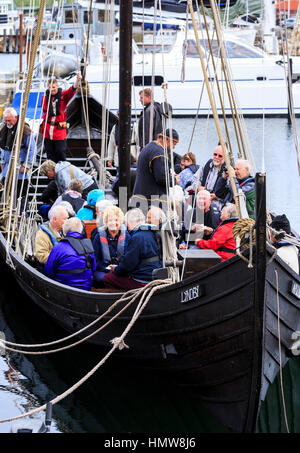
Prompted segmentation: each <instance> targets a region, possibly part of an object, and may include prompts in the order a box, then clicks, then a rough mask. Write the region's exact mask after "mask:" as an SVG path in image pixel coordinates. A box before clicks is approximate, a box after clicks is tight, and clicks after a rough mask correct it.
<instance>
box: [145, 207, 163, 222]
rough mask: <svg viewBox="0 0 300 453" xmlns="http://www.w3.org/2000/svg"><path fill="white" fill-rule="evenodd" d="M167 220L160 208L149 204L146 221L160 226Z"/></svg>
mask: <svg viewBox="0 0 300 453" xmlns="http://www.w3.org/2000/svg"><path fill="white" fill-rule="evenodd" d="M166 220H167V217H166V214H165V213H164V211H163V210H162V209H161V208H158V207H157V206H151V207H150V209H149V211H148V213H147V223H149V224H150V225H154V226H156V227H160V226H161V225H162V223H164V222H165V221H166Z"/></svg>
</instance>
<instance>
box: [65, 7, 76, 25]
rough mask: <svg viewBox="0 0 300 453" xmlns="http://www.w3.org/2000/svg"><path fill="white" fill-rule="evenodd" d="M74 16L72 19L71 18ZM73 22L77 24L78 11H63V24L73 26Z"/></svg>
mask: <svg viewBox="0 0 300 453" xmlns="http://www.w3.org/2000/svg"><path fill="white" fill-rule="evenodd" d="M73 16H74V17H73ZM73 22H75V23H77V22H78V11H76V10H74V14H73V11H72V10H71V9H70V10H66V11H65V23H66V24H73Z"/></svg>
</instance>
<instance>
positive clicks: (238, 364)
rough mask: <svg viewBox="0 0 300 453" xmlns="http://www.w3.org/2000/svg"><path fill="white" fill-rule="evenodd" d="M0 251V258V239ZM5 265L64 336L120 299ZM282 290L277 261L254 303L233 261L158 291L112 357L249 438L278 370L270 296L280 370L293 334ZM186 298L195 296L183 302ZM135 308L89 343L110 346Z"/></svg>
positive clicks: (284, 280) (284, 283) (287, 296)
mask: <svg viewBox="0 0 300 453" xmlns="http://www.w3.org/2000/svg"><path fill="white" fill-rule="evenodd" d="M0 252H1V254H2V256H3V257H4V258H5V239H4V237H3V236H2V234H0ZM11 257H12V260H13V263H14V266H15V269H14V271H13V274H14V276H15V278H16V280H17V282H18V284H19V285H20V287H21V288H22V290H24V291H25V292H26V293H27V294H28V296H29V297H30V298H31V299H32V300H33V301H34V302H35V303H36V304H37V305H38V306H40V307H41V308H42V309H43V310H44V311H46V312H47V313H48V314H49V315H50V316H51V318H53V320H55V321H56V322H57V323H58V324H60V325H61V326H62V327H63V328H64V329H65V330H66V331H68V332H76V331H78V330H79V329H80V328H82V327H84V326H86V325H87V324H89V323H90V322H91V321H93V320H94V319H96V318H97V317H99V316H100V315H101V313H103V312H105V311H106V310H107V309H108V308H109V307H110V306H111V304H112V303H113V302H114V301H115V300H117V299H118V298H119V297H120V295H119V294H111V293H110V294H105V293H92V292H91V293H89V292H85V291H81V290H76V289H74V288H70V287H66V286H64V285H61V284H58V283H56V282H54V281H52V280H50V279H48V278H47V277H45V276H43V275H42V274H40V273H39V272H37V271H36V270H35V269H34V268H32V267H31V266H29V265H28V264H27V263H25V262H24V261H22V260H21V259H20V258H19V257H18V256H17V255H16V254H15V253H14V252H13V251H12V252H11ZM275 271H277V274H278V281H279V284H278V290H277V283H276V279H275V276H276V274H275ZM291 282H294V283H296V284H298V285H300V280H299V276H297V275H296V274H295V273H293V272H292V271H291V270H290V268H289V267H288V266H286V265H285V264H284V263H283V262H282V261H281V260H280V259H277V258H276V259H275V260H274V261H273V262H272V263H271V264H269V265H268V266H267V273H266V279H265V299H264V300H260V301H259V300H257V298H256V294H255V292H256V290H255V272H254V270H253V268H252V269H251V268H248V266H247V264H246V263H245V262H244V261H243V260H241V259H240V258H238V257H234V258H232V259H230V260H228V261H226V262H224V263H221V264H218V265H216V266H214V267H213V268H210V269H208V270H206V271H203V272H201V273H199V274H195V275H193V276H192V277H189V278H187V279H185V280H184V281H182V282H180V283H177V284H173V285H171V286H169V287H168V288H167V289H161V290H159V292H158V293H156V294H155V295H154V296H153V297H152V298H151V300H150V301H149V303H148V305H147V306H146V308H145V309H144V311H143V313H142V314H141V316H140V317H139V319H138V320H137V321H136V323H135V324H134V326H133V328H132V329H131V331H130V332H129V333H128V335H127V336H126V338H125V342H126V344H127V345H128V346H129V348H128V349H123V350H122V351H120V355H121V356H122V357H123V358H128V359H132V360H134V361H140V362H141V363H143V364H146V365H147V366H149V367H153V368H155V369H160V370H166V371H168V372H170V373H171V376H172V379H173V380H174V381H175V382H176V384H178V385H181V386H186V387H188V388H189V389H192V391H193V393H194V394H195V395H197V396H198V397H199V398H200V399H201V400H202V402H203V403H204V404H205V406H207V407H208V408H209V409H210V410H211V412H212V413H213V414H215V415H216V416H217V417H218V418H219V419H220V420H221V421H222V422H223V423H224V424H225V425H227V426H228V427H229V428H231V429H232V430H234V431H237V432H253V431H255V426H256V420H257V415H258V410H259V405H260V402H261V401H262V400H263V399H264V398H265V395H266V392H267V389H268V387H269V384H270V383H272V382H273V380H274V379H275V377H276V375H277V373H278V370H279V364H280V360H279V359H280V357H279V340H278V338H279V332H278V316H277V311H278V310H277V293H278V298H279V307H280V323H279V325H280V341H281V364H282V366H283V365H284V364H285V363H286V361H287V360H288V354H289V350H290V346H291V343H292V333H293V332H294V331H297V330H300V316H299V307H300V300H299V297H300V296H299V297H296V296H295V295H293V294H292V293H291V292H290V287H291V286H290V285H291ZM189 290H190V291H189ZM186 291H188V292H189V294H190V295H191V297H194V298H191V299H190V300H189V301H184V300H185V299H186V298H187V297H186V294H187V293H186ZM121 306H124V303H122V305H120V307H121ZM134 308H135V306H134V307H130V308H129V309H128V310H126V311H125V312H124V313H123V314H122V315H121V316H120V317H118V318H117V319H116V320H114V321H113V322H112V323H111V324H109V325H108V326H107V327H106V328H105V329H104V330H103V331H102V332H101V333H99V334H97V335H95V336H93V337H92V338H91V339H90V341H91V342H92V343H94V344H97V345H101V346H104V347H107V348H109V347H110V346H111V345H110V340H112V339H113V338H115V337H118V336H120V335H121V334H122V332H123V331H124V329H125V327H126V326H127V325H128V323H129V321H130V320H131V317H132V314H133V311H134ZM112 314H115V312H113V313H112ZM110 316H111V315H110ZM109 319H110V317H109V316H107V317H106V318H105V321H108V320H109ZM97 327H98V325H97ZM95 328H96V327H95ZM95 328H94V329H95ZM89 333H90V332H89ZM85 335H86V333H85ZM260 339H261V340H260Z"/></svg>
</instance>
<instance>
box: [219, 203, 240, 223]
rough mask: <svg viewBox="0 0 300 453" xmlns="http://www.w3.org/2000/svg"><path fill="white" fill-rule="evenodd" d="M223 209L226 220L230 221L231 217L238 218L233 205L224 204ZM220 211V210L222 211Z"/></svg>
mask: <svg viewBox="0 0 300 453" xmlns="http://www.w3.org/2000/svg"><path fill="white" fill-rule="evenodd" d="M223 209H226V211H227V215H228V218H229V219H230V218H231V217H238V216H239V215H238V211H237V208H236V205H235V204H233V203H226V205H225V206H224V208H223ZM223 209H222V210H223Z"/></svg>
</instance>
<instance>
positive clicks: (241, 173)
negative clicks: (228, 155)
mask: <svg viewBox="0 0 300 453" xmlns="http://www.w3.org/2000/svg"><path fill="white" fill-rule="evenodd" d="M232 170H233V169H232ZM234 172H235V176H236V178H235V185H236V189H237V190H238V189H239V188H241V189H242V191H243V193H244V194H245V197H246V208H247V212H248V215H249V217H250V218H251V219H254V218H255V215H254V214H255V212H254V209H255V178H253V177H252V176H251V175H250V163H249V162H248V160H245V159H240V160H238V161H237V162H236V164H235V166H234ZM216 195H217V196H219V197H220V198H222V199H223V201H224V202H225V203H226V202H227V201H229V202H233V192H232V188H231V184H230V180H229V175H228V172H224V173H223V174H222V178H219V179H218V182H217V186H216Z"/></svg>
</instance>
